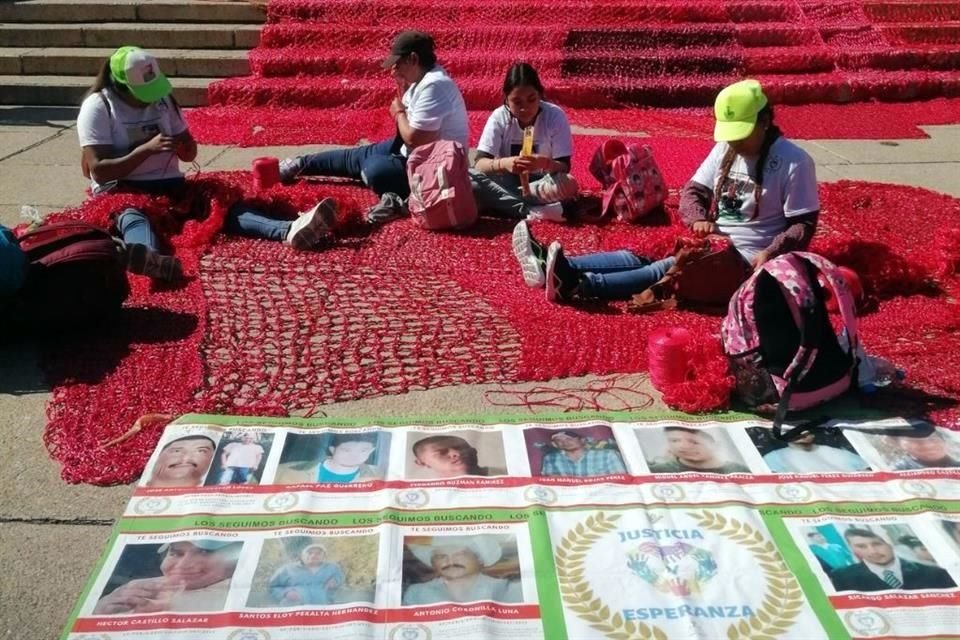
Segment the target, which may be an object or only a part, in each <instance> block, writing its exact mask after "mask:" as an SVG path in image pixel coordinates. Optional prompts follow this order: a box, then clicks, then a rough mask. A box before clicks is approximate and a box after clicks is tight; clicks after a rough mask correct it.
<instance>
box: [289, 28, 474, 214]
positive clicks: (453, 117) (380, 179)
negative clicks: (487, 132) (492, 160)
mask: <svg viewBox="0 0 960 640" xmlns="http://www.w3.org/2000/svg"><path fill="white" fill-rule="evenodd" d="M383 68H384V69H387V70H389V71H390V74H391V76H392V77H393V78H394V80H396V82H397V87H398V92H397V95H396V96H395V97H394V99H393V101H392V102H391V103H390V116H391V117H392V118H393V119H394V121H395V122H396V125H397V135H396V137H394V138H393V139H390V140H384V141H382V142H377V143H375V144H368V145H364V146H360V147H354V148H351V149H337V150H333V151H324V152H321V153H314V154H309V155H305V156H297V157H295V158H288V159H286V160H284V161H283V162H281V163H280V178H281V180H282V181H283V182H290V181H292V180H293V179H294V178H296V177H297V176H301V175H304V176H333V177H340V178H353V179H355V180H362V181H363V182H364V184H366V185H367V186H368V187H370V188H371V189H373V191H375V192H376V193H377V195H379V196H381V203H380V205H378V207H375V208H374V209H375V210H378V211H379V212H380V213H381V214H385V215H384V217H389V214H390V213H399V212H400V210H402V208H403V200H405V199H406V198H407V196H409V195H410V185H409V184H408V183H407V173H406V165H407V156H408V155H409V152H410V150H411V149H413V148H415V147H419V146H420V145H424V144H427V143H430V142H434V141H435V140H453V141H456V142H459V143H460V144H462V145H463V148H464V149H467V148H468V146H469V136H470V129H469V124H468V121H467V107H466V105H465V104H464V101H463V96H462V95H461V94H460V89H459V88H457V85H456V83H454V81H453V80H452V79H451V78H450V76H449V75H447V72H446V71H445V70H444V69H443V67H441V66H440V65H439V64H437V56H436V53H435V52H434V42H433V38H432V37H430V35H429V34H426V33H423V32H422V31H403V32H402V33H400V34H399V35H398V36H397V37H396V39H394V41H393V46H392V47H391V48H390V55H389V56H387V58H386V59H385V60H384V61H383Z"/></svg>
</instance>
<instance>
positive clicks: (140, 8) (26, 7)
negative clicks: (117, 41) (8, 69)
mask: <svg viewBox="0 0 960 640" xmlns="http://www.w3.org/2000/svg"><path fill="white" fill-rule="evenodd" d="M265 19H266V7H265V6H263V5H257V4H251V3H249V2H227V1H223V0H202V1H199V2H198V1H197V0H151V1H150V2H144V1H143V0H110V1H107V0H29V1H22V0H15V1H13V2H10V1H4V2H0V22H20V23H23V22H48V23H49V22H66V23H71V22H72V23H76V22H93V21H97V22H138V21H142V22H212V23H223V22H232V23H249V24H261V23H263V22H264V20H265Z"/></svg>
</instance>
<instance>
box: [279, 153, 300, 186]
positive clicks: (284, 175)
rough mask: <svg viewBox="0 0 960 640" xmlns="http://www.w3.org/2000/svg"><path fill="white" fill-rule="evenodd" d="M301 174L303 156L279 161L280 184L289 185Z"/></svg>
mask: <svg viewBox="0 0 960 640" xmlns="http://www.w3.org/2000/svg"><path fill="white" fill-rule="evenodd" d="M302 172H303V156H297V157H296V158H287V159H285V160H281V161H280V182H281V183H282V184H290V183H291V182H293V181H294V180H296V179H297V178H298V177H299V176H300V174H301V173H302Z"/></svg>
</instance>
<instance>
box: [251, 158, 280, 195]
mask: <svg viewBox="0 0 960 640" xmlns="http://www.w3.org/2000/svg"><path fill="white" fill-rule="evenodd" d="M279 182H280V160H278V159H277V158H271V157H265V158H257V159H256V160H254V161H253V184H254V186H255V187H256V188H257V189H259V190H263V189H269V188H270V187H272V186H273V185H275V184H277V183H279Z"/></svg>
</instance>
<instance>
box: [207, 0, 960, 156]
mask: <svg viewBox="0 0 960 640" xmlns="http://www.w3.org/2000/svg"><path fill="white" fill-rule="evenodd" d="M957 7H958V5H957V4H956V3H949V2H944V1H943V0H926V1H924V0H918V1H916V2H877V1H875V0H843V1H837V0H793V1H783V0H752V1H751V2H730V1H728V0H697V1H696V2H691V1H690V0H655V1H654V2H636V1H635V0H601V1H594V0H591V1H587V0H562V1H561V2H560V3H559V4H553V5H551V7H550V10H549V11H544V10H543V5H541V4H537V3H523V2H514V1H511V0H499V1H496V2H495V1H493V0H479V1H477V2H470V3H464V2H460V1H459V0H418V1H417V2H411V1H410V0H389V1H384V2H371V1H369V0H322V1H321V0H271V2H270V3H269V6H268V20H267V24H266V25H264V28H263V31H262V33H261V37H260V41H259V44H258V46H257V47H256V48H255V49H253V50H252V51H251V52H250V66H251V72H252V75H250V76H248V77H242V78H230V79H228V80H224V81H221V82H217V83H214V84H213V85H212V86H211V88H210V92H209V99H210V106H209V107H206V108H203V109H199V110H196V111H194V112H193V113H191V114H190V116H189V119H190V124H191V128H192V129H193V132H194V134H195V135H196V136H197V137H198V139H199V140H200V141H201V142H208V143H221V144H227V143H229V144H241V145H246V146H254V145H268V144H308V143H344V144H353V143H355V142H357V141H358V140H359V139H360V138H367V139H379V138H384V137H387V136H389V135H392V133H393V128H392V124H391V122H390V119H389V118H388V117H387V116H386V106H387V105H388V104H389V102H390V99H391V98H392V97H393V95H394V93H395V91H396V88H395V85H394V83H393V81H392V80H391V79H390V78H389V77H388V74H387V73H385V72H384V71H383V70H382V68H381V66H380V63H381V61H382V59H383V57H384V54H385V52H386V51H387V50H388V49H389V45H390V41H391V39H392V38H393V36H394V35H395V34H396V33H397V32H399V31H400V30H401V29H408V28H418V29H423V30H425V31H427V32H429V33H431V34H432V35H433V37H434V38H435V40H436V42H437V48H438V53H439V56H440V61H441V63H442V64H443V65H444V66H445V67H446V68H447V70H448V71H449V72H450V73H451V74H452V75H453V76H454V77H455V78H456V80H457V83H458V84H459V86H460V88H461V90H462V91H463V94H464V97H465V99H466V102H467V106H468V108H469V109H471V110H474V111H475V112H476V117H477V118H478V119H479V123H480V125H482V121H483V119H485V117H486V115H487V114H488V113H489V111H490V110H491V109H493V108H495V107H497V106H499V105H500V104H501V99H502V97H501V95H500V89H499V87H500V86H501V83H502V79H503V74H504V72H505V70H506V68H507V67H508V66H509V64H511V63H512V62H515V61H517V60H526V61H528V62H530V63H531V64H533V65H534V66H535V67H536V68H537V70H538V71H539V73H540V76H541V78H542V80H543V82H544V84H545V86H546V88H547V94H548V98H549V99H550V100H552V101H554V102H557V103H559V104H561V105H563V106H564V107H565V108H566V109H568V110H570V111H571V115H572V119H573V121H574V123H575V124H579V125H581V126H585V127H608V128H614V129H617V130H619V131H638V130H642V131H646V132H648V133H650V134H653V135H688V136H689V135H694V136H698V135H701V134H702V133H706V132H708V131H709V128H710V126H711V124H712V123H711V113H710V109H709V106H710V105H711V104H712V103H713V99H714V97H715V96H716V93H717V91H719V90H720V88H722V87H723V86H725V85H726V84H729V83H730V82H733V81H735V80H738V79H740V78H743V77H746V76H750V77H755V78H758V79H759V80H760V81H761V82H762V83H763V85H764V88H765V91H766V92H767V94H768V95H769V96H770V98H771V100H772V101H773V103H774V104H776V105H778V107H779V112H780V113H781V114H782V116H778V117H779V118H780V120H781V123H783V124H784V125H786V126H787V127H788V130H790V131H793V132H794V137H798V136H803V137H806V138H826V137H837V138H877V137H920V136H922V135H923V134H922V132H921V131H920V130H919V129H917V128H916V125H917V124H938V123H955V122H958V120H960V116H958V114H960V100H957V99H956V98H957V97H958V96H960V17H958V15H960V9H958V8H957ZM331 43H335V46H331ZM874 100H880V101H884V102H900V103H902V102H910V104H869V103H870V102H871V101H874ZM919 100H926V101H928V102H923V103H917V102H916V101H919ZM850 102H857V103H862V104H861V105H858V106H857V108H855V109H849V108H844V110H843V111H842V112H841V111H839V109H838V107H839V104H846V103H850ZM794 105H800V106H794ZM638 107H640V108H638ZM650 107H656V108H657V109H651V108H650ZM704 107H707V108H704ZM578 111H579V112H580V113H577V112H578ZM793 125H798V126H793ZM799 125H802V126H799ZM474 133H475V135H479V127H476V128H475V130H474Z"/></svg>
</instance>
